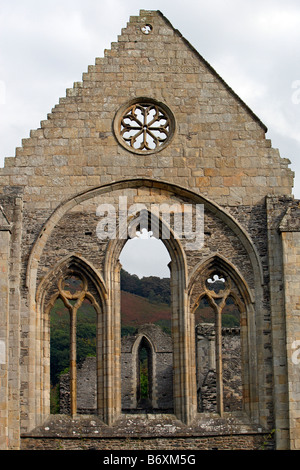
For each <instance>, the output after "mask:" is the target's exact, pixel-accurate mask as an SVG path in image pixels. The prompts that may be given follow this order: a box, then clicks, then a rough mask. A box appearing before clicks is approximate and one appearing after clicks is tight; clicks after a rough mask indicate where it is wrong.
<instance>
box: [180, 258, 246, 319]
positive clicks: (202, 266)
mask: <svg viewBox="0 0 300 470" xmlns="http://www.w3.org/2000/svg"><path fill="white" fill-rule="evenodd" d="M212 271H219V272H220V273H223V274H227V275H228V276H230V278H231V279H232V280H233V281H234V283H235V285H236V286H237V288H238V291H239V293H240V295H241V297H242V298H243V300H244V302H245V303H246V304H251V303H254V296H253V293H252V291H251V289H250V288H249V286H248V284H247V282H246V281H245V279H244V277H243V276H242V274H241V273H240V272H239V270H238V268H236V267H235V266H234V265H233V264H232V263H231V262H230V261H229V260H227V259H226V258H225V257H224V256H222V255H221V254H219V253H217V254H214V255H212V256H210V257H208V258H207V259H206V260H204V261H202V262H200V263H198V264H197V265H196V266H195V268H194V269H193V272H192V273H191V275H190V278H189V283H188V293H189V297H190V299H191V298H192V297H193V290H194V289H195V286H196V285H197V282H198V290H199V288H200V290H201V289H202V291H201V294H200V295H199V297H200V298H201V297H202V296H203V295H204V293H205V286H204V282H205V281H204V277H205V274H207V275H209V274H210V273H211V272H212ZM199 283H200V284H199ZM233 295H235V297H236V300H237V302H239V303H240V300H239V299H238V297H237V296H236V294H235V293H234V292H233ZM195 308H197V305H191V311H193V312H194V311H195Z"/></svg>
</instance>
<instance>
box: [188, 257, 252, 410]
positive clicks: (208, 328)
mask: <svg viewBox="0 0 300 470" xmlns="http://www.w3.org/2000/svg"><path fill="white" fill-rule="evenodd" d="M193 283H194V284H193V288H192V291H193V289H195V291H197V292H198V293H197V294H196V297H194V300H196V302H195V303H194V307H192V311H193V312H194V318H195V328H196V334H195V338H196V380H197V409H198V412H208V411H210V412H217V413H219V414H220V415H223V413H224V412H233V411H242V410H245V409H246V408H247V406H248V403H246V402H243V397H245V396H246V397H248V396H249V376H250V375H251V371H250V369H249V362H250V361H249V356H250V351H249V350H248V341H247V330H246V328H245V326H246V325H247V319H248V321H249V323H250V314H251V312H252V309H251V302H250V298H249V295H247V288H246V285H245V283H244V281H242V279H240V278H239V275H238V273H237V272H236V271H234V268H233V267H232V266H230V265H227V264H226V262H225V260H223V259H221V258H218V257H214V258H212V259H211V260H209V262H207V263H205V264H204V266H202V269H199V272H198V274H197V276H195V277H194V279H193ZM192 291H191V293H192ZM247 312H248V313H247ZM247 316H248V317H247ZM242 325H243V328H242ZM247 356H248V357H247ZM242 365H243V366H242Z"/></svg>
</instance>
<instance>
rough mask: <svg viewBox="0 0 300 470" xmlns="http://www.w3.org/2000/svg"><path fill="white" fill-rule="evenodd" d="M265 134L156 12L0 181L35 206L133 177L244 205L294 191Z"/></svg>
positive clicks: (61, 107)
mask: <svg viewBox="0 0 300 470" xmlns="http://www.w3.org/2000/svg"><path fill="white" fill-rule="evenodd" d="M136 112H139V113H144V118H145V119H146V117H145V116H146V114H147V113H148V114H149V115H151V116H152V121H153V122H152V124H151V125H150V127H151V128H150V129H149V128H148V127H149V126H148V127H147V126H146V127H147V129H146V127H144V126H143V125H142V124H141V123H140V122H138V123H137V125H135V126H134V125H133V120H134V119H135V118H136V116H135V115H134V113H136ZM151 113H152V114H151ZM155 113H156V114H155ZM125 117H126V118H127V123H128V122H129V120H131V121H130V126H131V127H130V126H129V127H130V129H127V128H124V122H125V121H126V120H125ZM162 118H165V120H166V124H162ZM150 121H151V119H150ZM122 125H123V128H122ZM157 126H159V127H160V131H159V132H158V130H157V129H155V127H157ZM132 127H135V129H134V130H132V129H131V128H132ZM125 131H128V132H125ZM129 131H130V132H133V134H134V139H132V138H131V137H132V134H130V132H129ZM265 132H266V127H265V126H264V124H263V123H262V122H261V121H260V120H259V119H258V117H257V116H256V115H255V114H254V113H253V112H252V111H251V110H250V109H249V108H248V106H246V105H245V103H244V102H243V101H242V100H241V99H240V98H239V97H238V96H237V95H236V94H235V93H234V92H233V91H232V89H231V88H230V87H229V86H228V85H227V84H226V83H225V82H224V81H223V80H222V78H221V77H220V76H219V75H218V74H217V73H216V72H215V71H214V69H213V68H212V67H211V66H210V65H209V64H208V63H207V62H206V61H205V60H204V59H203V58H202V57H201V56H200V54H199V53H198V52H197V51H196V50H195V49H194V48H193V47H192V46H191V45H190V44H189V43H188V41H187V40H185V39H184V38H183V37H182V35H181V34H180V33H179V32H178V30H176V29H174V28H173V26H172V25H171V24H170V22H169V21H168V20H167V19H166V18H165V17H164V16H163V15H162V13H160V12H159V11H145V10H141V12H140V15H139V16H132V17H131V18H130V21H129V22H128V23H127V26H126V27H125V28H124V29H122V32H121V34H120V36H119V37H118V41H117V42H113V43H112V44H111V48H110V49H108V50H105V52H104V57H102V58H97V59H96V60H95V65H91V66H89V67H88V71H87V72H86V73H83V76H82V82H76V83H74V86H73V88H71V89H68V90H67V93H66V96H65V97H64V98H61V99H60V100H59V103H58V104H57V105H56V106H55V107H54V108H53V109H52V112H51V113H50V114H48V117H47V120H44V121H42V122H41V128H40V129H37V130H34V131H31V133H30V138H28V139H23V141H22V147H21V148H17V150H16V157H15V158H9V159H6V163H5V166H6V169H5V172H4V173H3V171H2V170H0V184H1V180H2V177H1V173H2V174H3V177H4V175H5V182H4V180H2V181H3V183H2V184H9V185H13V186H16V185H17V186H24V197H25V200H31V199H32V196H31V195H32V194H33V193H34V195H35V202H36V203H38V204H39V207H43V208H46V206H47V204H48V206H47V207H50V206H51V207H54V206H55V204H56V202H57V203H59V202H60V201H61V198H62V197H63V198H64V199H65V198H68V197H70V196H71V195H74V194H77V193H78V192H81V191H84V190H86V189H89V188H91V187H98V186H100V185H103V184H108V183H111V182H114V181H118V180H122V179H128V178H132V177H137V178H140V177H143V178H149V179H155V180H161V181H166V182H170V183H173V184H177V185H181V186H183V187H185V188H188V189H191V190H193V191H195V192H196V193H198V194H199V193H200V194H201V195H203V196H205V197H208V198H210V199H213V200H214V201H215V202H217V203H219V204H221V205H233V206H235V205H237V204H247V205H249V204H250V205H251V204H253V203H257V202H258V201H261V200H262V199H263V198H264V197H265V196H266V195H267V194H291V190H292V185H293V174H292V172H291V171H290V170H289V168H288V164H289V163H290V162H289V160H286V159H282V158H280V155H279V152H278V151H277V150H275V149H273V148H272V147H271V143H270V141H269V140H266V138H265ZM151 135H152V141H151V142H149V140H151V138H150V137H149V136H151ZM136 136H138V137H137V138H136V140H135V137H136ZM153 136H154V137H153ZM137 143H138V145H139V147H138V148H137V147H134V145H137ZM11 167H20V175H21V168H22V176H20V175H19V174H18V172H17V171H16V170H15V168H12V169H11V171H10V168H11ZM25 167H27V169H26V172H24V171H23V169H24V168H25ZM270 168H272V173H271V172H270ZM33 188H35V189H33ZM29 194H30V195H29ZM49 194H51V202H50V201H49Z"/></svg>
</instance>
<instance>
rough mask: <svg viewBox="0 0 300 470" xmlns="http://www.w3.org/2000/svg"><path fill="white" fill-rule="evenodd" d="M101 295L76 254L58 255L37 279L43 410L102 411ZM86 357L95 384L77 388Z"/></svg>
mask: <svg viewBox="0 0 300 470" xmlns="http://www.w3.org/2000/svg"><path fill="white" fill-rule="evenodd" d="M105 296H106V293H105V288H104V284H103V281H102V279H101V278H100V277H99V275H98V273H97V272H96V271H95V270H94V269H93V267H92V265H91V264H90V263H89V262H88V261H86V260H85V259H83V258H80V257H78V256H76V255H70V256H68V257H66V258H64V259H62V260H61V261H60V262H59V263H57V264H56V265H55V266H54V267H53V269H52V270H51V271H49V272H48V274H47V275H46V276H45V277H44V278H43V280H42V281H41V283H40V285H39V287H38V291H37V304H38V306H39V311H40V312H41V325H42V331H43V335H42V337H41V341H42V343H41V345H42V349H43V357H44V365H45V366H44V368H43V370H42V373H43V375H42V380H43V383H44V384H45V389H44V393H43V394H42V396H41V398H42V401H41V407H43V410H44V413H45V416H47V415H48V414H49V413H64V414H65V413H66V414H71V415H72V416H75V415H76V414H77V413H84V414H86V413H88V414H91V413H98V414H99V415H101V416H102V415H103V407H102V406H101V405H102V403H103V395H104V391H103V386H102V383H103V367H104V363H103V340H102V338H103V313H104V309H105ZM89 358H91V361H92V362H93V366H92V368H93V370H92V371H91V374H92V376H93V379H92V381H91V382H93V384H94V385H93V387H90V388H89V389H88V390H87V388H86V386H85V387H84V390H83V391H82V389H81V388H82V387H81V383H80V381H81V375H82V372H81V368H82V367H84V363H85V361H86V359H89ZM50 392H51V393H50ZM50 395H51V396H50ZM49 397H50V399H49ZM81 397H84V403H82V398H81ZM87 403H88V404H87Z"/></svg>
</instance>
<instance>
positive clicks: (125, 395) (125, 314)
mask: <svg viewBox="0 0 300 470" xmlns="http://www.w3.org/2000/svg"><path fill="white" fill-rule="evenodd" d="M170 260H171V258H170V255H169V253H168V250H167V248H166V246H165V245H164V243H163V242H162V241H161V240H159V239H157V238H155V237H153V236H152V233H151V232H148V231H147V230H146V229H142V230H141V232H137V233H136V237H134V238H131V239H129V240H128V241H127V243H126V244H125V246H124V248H123V250H122V252H121V254H120V261H121V264H122V269H121V279H120V281H121V282H120V285H121V296H120V297H121V344H122V346H121V350H122V352H121V375H122V381H121V394H122V410H123V412H126V413H128V412H144V411H145V410H147V412H148V413H149V412H158V411H161V412H166V411H169V410H173V396H172V395H173V394H172V390H173V350H172V349H173V346H172V321H171V317H172V306H171V287H170V269H169V266H168V265H169V263H170ZM141 334H143V336H142V339H140V335H141ZM148 336H149V337H150V338H151V342H150V340H149V339H147V338H148ZM136 338H137V339H136ZM136 341H139V346H138V348H137V349H136V347H132V344H133V343H134V342H136ZM166 382H168V388H169V393H168V394H166V393H165V391H163V390H162V387H161V384H162V383H166ZM167 395H168V396H167Z"/></svg>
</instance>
